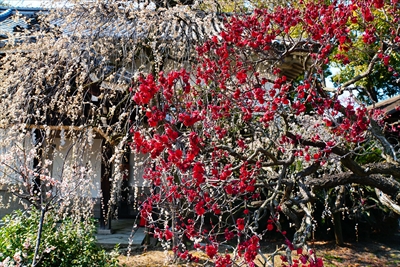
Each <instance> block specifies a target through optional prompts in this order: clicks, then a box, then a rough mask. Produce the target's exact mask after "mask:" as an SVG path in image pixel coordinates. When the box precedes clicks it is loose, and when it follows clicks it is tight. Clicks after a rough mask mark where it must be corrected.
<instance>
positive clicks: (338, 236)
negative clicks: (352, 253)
mask: <svg viewBox="0 0 400 267" xmlns="http://www.w3.org/2000/svg"><path fill="white" fill-rule="evenodd" d="M333 227H334V231H335V240H336V245H338V246H340V247H342V246H344V242H343V233H342V219H341V218H340V212H334V213H333Z"/></svg>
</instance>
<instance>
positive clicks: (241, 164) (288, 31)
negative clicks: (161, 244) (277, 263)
mask: <svg viewBox="0 0 400 267" xmlns="http://www.w3.org/2000/svg"><path fill="white" fill-rule="evenodd" d="M398 5H399V4H398V3H397V1H395V0H392V1H383V0H379V1H377V0H354V1H319V0H315V1H300V3H298V4H293V5H291V6H282V7H277V8H275V9H274V10H273V11H270V9H268V10H267V9H258V10H255V11H254V12H253V13H252V14H250V15H234V16H231V17H227V18H226V24H225V27H224V29H223V30H222V31H221V33H220V34H219V35H218V36H214V37H212V38H211V39H210V40H208V41H207V42H205V43H204V44H203V45H200V46H199V47H198V48H197V53H198V55H197V61H196V63H194V65H193V66H192V68H191V69H192V70H191V71H185V70H175V71H170V72H160V73H159V74H158V76H152V75H148V76H147V77H142V78H139V80H138V81H135V83H134V84H135V85H134V86H132V88H131V91H132V92H133V94H134V96H133V101H135V103H136V104H137V105H138V106H139V110H140V113H141V114H142V117H141V119H139V120H137V121H135V122H134V123H133V125H132V128H131V135H132V143H131V147H132V149H133V150H134V151H136V152H137V153H143V154H148V155H149V158H148V160H147V161H146V162H145V163H146V164H147V170H146V174H145V178H146V179H147V180H148V181H149V183H150V184H151V185H152V188H153V189H152V194H151V195H150V196H149V198H148V199H147V200H146V201H145V202H144V203H143V209H142V211H141V215H142V216H144V217H146V219H147V220H148V226H149V227H150V228H153V231H154V232H155V233H157V235H155V236H157V237H158V238H160V239H162V240H164V241H165V242H167V243H168V242H171V245H172V246H173V249H174V251H175V252H176V255H177V256H179V257H181V258H182V259H185V260H196V257H194V256H192V255H189V256H188V249H189V247H187V245H186V244H187V242H183V240H185V239H186V240H187V239H188V240H190V241H192V242H193V244H194V248H197V249H200V250H203V251H205V253H206V254H207V255H208V256H209V258H210V261H214V262H215V265H216V266H231V265H232V262H236V263H239V264H248V265H249V266H255V265H254V264H255V261H256V258H257V255H259V258H258V261H259V262H261V263H263V264H265V265H268V264H269V265H270V266H272V265H271V264H273V257H272V258H267V257H265V256H263V255H262V254H261V253H260V242H261V240H262V239H263V237H264V236H265V234H266V233H267V232H268V231H277V232H279V233H281V234H282V236H283V237H284V238H285V240H286V242H285V248H286V252H284V254H285V255H284V256H282V259H283V260H284V262H287V264H289V265H290V266H301V264H302V266H322V261H321V259H319V258H317V257H316V256H315V255H314V254H313V253H312V251H311V252H307V253H306V252H303V251H307V249H305V250H303V249H302V248H305V247H306V243H305V241H306V240H307V238H308V237H309V236H310V234H311V232H312V230H313V206H312V205H311V203H313V202H314V201H315V199H316V196H315V192H316V191H317V190H319V189H322V188H324V189H329V188H337V189H338V190H339V191H340V190H341V189H343V188H345V187H344V186H345V185H348V184H359V185H368V186H371V187H372V188H375V189H376V192H377V194H378V197H380V200H381V201H383V203H384V204H385V205H389V206H391V209H392V210H394V211H396V212H399V211H398V206H397V203H398V201H399V198H400V195H399V190H400V184H399V182H398V180H397V179H399V178H400V169H399V165H398V160H397V154H398V148H397V146H396V145H397V143H394V142H393V141H389V140H388V138H387V125H386V124H385V113H384V112H381V111H380V110H374V109H373V108H370V107H367V106H366V105H364V104H363V103H362V102H359V101H358V100H357V95H355V96H354V95H352V91H353V89H354V88H355V86H356V84H357V82H359V81H361V80H362V79H364V78H365V77H367V76H368V75H372V73H373V72H374V70H376V68H377V67H381V66H385V68H386V69H385V71H387V72H389V73H391V75H393V76H396V75H397V72H396V66H394V65H393V64H392V65H391V62H392V61H391V58H392V57H393V53H395V52H396V51H398V49H399V41H400V36H399V26H398V25H399V23H398V21H399V15H400V12H399V10H398ZM360 42H361V45H360ZM357 53H362V54H363V55H364V57H365V58H367V60H368V64H365V65H366V67H365V69H363V70H362V72H360V73H359V74H357V75H355V76H354V77H352V78H351V79H347V80H345V81H343V82H339V83H338V84H337V85H338V87H337V88H336V89H329V88H327V87H326V86H325V79H326V77H325V76H324V75H325V74H326V69H327V67H328V66H329V64H333V63H334V64H336V66H345V65H347V64H349V63H350V62H353V61H356V60H357V59H356V58H355V56H354V55H355V54H357ZM357 88H358V89H359V90H362V88H361V89H360V87H359V86H357ZM344 92H350V94H349V95H350V96H348V97H347V98H346V97H343V93H344ZM391 131H392V133H391V134H392V135H393V134H394V135H398V134H397V132H398V129H397V128H396V127H395V126H394V127H393V129H392V130H391ZM371 147H375V148H376V149H377V150H378V151H381V152H382V154H381V155H380V154H379V153H378V154H377V155H376V158H374V160H373V161H367V162H365V161H360V160H359V159H360V158H361V157H362V156H363V155H366V154H367V153H369V152H368V151H370V150H369V149H370V148H371ZM342 191H345V190H342ZM341 197H343V194H341V193H338V194H337V201H336V202H337V203H340V198H341ZM384 199H385V200H384ZM333 208H338V209H339V208H340V205H339V204H338V205H337V206H335V207H333ZM284 217H287V218H289V220H290V221H291V222H292V223H293V225H294V227H295V233H294V235H293V236H292V235H291V236H289V235H288V234H286V230H287V229H283V227H282V225H281V220H282V218H284ZM162 233H163V234H162ZM171 240H172V241H171ZM296 249H297V252H298V259H294V260H293V259H291V254H290V251H292V250H296ZM225 252H229V253H233V254H226V253H225ZM276 253H280V252H279V251H277V252H276Z"/></svg>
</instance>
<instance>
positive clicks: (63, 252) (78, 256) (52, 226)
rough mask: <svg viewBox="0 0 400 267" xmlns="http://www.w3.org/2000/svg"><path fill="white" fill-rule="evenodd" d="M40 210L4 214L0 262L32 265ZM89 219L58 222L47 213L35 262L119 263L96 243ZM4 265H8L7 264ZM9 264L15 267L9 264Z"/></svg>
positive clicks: (103, 266)
mask: <svg viewBox="0 0 400 267" xmlns="http://www.w3.org/2000/svg"><path fill="white" fill-rule="evenodd" d="M39 218H40V212H38V211H37V210H30V211H27V212H22V211H16V212H14V213H13V214H11V215H9V216H6V217H5V218H4V219H3V221H2V226H1V227H0V262H4V263H5V262H9V263H19V264H20V265H18V266H30V265H31V264H32V260H33V255H34V251H35V244H36V238H37V231H38V225H39ZM94 230H95V228H94V224H93V223H92V222H74V221H73V220H71V219H68V218H67V219H64V220H62V221H57V220H56V218H55V216H54V214H53V213H52V212H51V211H49V212H48V213H47V215H46V218H45V221H44V225H43V232H42V242H41V245H40V250H39V251H40V253H39V257H40V259H39V261H38V265H36V266H41V267H50V266H60V267H61V266H64V267H69V266H98V267H106V266H110V267H112V266H118V262H117V260H116V258H115V256H112V255H110V254H109V253H107V252H106V251H104V250H103V249H101V248H99V247H97V246H96V242H95V237H94ZM6 266H8V265H7V264H6ZM10 266H14V265H13V264H10Z"/></svg>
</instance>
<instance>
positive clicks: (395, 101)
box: [368, 95, 400, 115]
mask: <svg viewBox="0 0 400 267" xmlns="http://www.w3.org/2000/svg"><path fill="white" fill-rule="evenodd" d="M399 107H400V95H398V96H394V97H391V98H389V99H386V100H383V101H381V102H378V103H376V104H373V105H370V106H368V109H381V110H384V111H385V112H386V114H388V115H390V114H393V113H395V112H397V111H398V108H399Z"/></svg>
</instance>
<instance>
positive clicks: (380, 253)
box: [119, 241, 400, 267]
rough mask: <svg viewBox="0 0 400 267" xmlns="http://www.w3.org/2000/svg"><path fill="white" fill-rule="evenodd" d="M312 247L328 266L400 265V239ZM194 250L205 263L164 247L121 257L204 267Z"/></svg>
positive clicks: (132, 262) (142, 264)
mask: <svg viewBox="0 0 400 267" xmlns="http://www.w3.org/2000/svg"><path fill="white" fill-rule="evenodd" d="M276 245H277V243H271V244H268V245H267V246H266V247H265V251H266V252H268V251H271V249H273V248H275V247H276ZM310 247H312V248H313V249H315V251H316V253H317V255H318V257H322V258H323V260H324V266H326V267H367V266H368V267H378V266H379V267H382V266H384V267H395V266H400V242H395V243H393V242H389V243H385V242H383V243H381V242H372V241H371V242H360V243H346V245H345V246H344V247H338V246H336V245H335V244H334V243H333V242H314V243H312V244H310ZM193 253H194V254H196V256H199V257H200V258H201V259H203V262H202V263H200V264H186V263H181V264H176V263H171V261H172V259H173V253H172V252H164V251H160V250H153V251H146V252H142V253H141V252H135V253H134V254H133V255H131V256H130V257H127V256H122V255H121V256H120V257H119V260H120V264H121V266H122V267H153V266H168V267H172V266H179V267H180V266H204V265H205V263H204V262H205V260H206V259H207V256H206V255H204V254H201V253H199V252H193ZM277 258H278V257H277ZM277 258H276V259H277ZM260 266H261V265H260ZM276 266H280V261H279V260H276Z"/></svg>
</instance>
